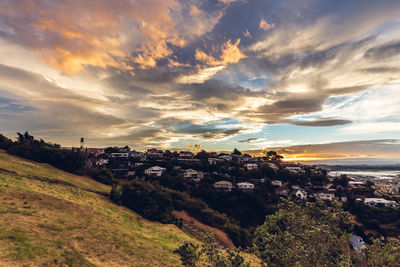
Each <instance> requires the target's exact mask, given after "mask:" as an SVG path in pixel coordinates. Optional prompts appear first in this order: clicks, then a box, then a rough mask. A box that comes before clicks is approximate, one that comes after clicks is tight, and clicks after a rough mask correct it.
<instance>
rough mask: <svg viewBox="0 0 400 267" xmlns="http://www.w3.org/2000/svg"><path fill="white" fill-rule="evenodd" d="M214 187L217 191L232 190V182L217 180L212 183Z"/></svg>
mask: <svg viewBox="0 0 400 267" xmlns="http://www.w3.org/2000/svg"><path fill="white" fill-rule="evenodd" d="M214 189H215V190H217V191H226V192H230V191H232V183H231V182H228V181H219V182H216V183H214Z"/></svg>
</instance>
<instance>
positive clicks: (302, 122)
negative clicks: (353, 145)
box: [0, 0, 400, 153]
mask: <svg viewBox="0 0 400 267" xmlns="http://www.w3.org/2000/svg"><path fill="white" fill-rule="evenodd" d="M399 9H400V2H399V1H390V0H388V1H380V2H379V3H376V2H374V1H361V0H356V1H345V2H340V3H338V2H337V1H319V0H311V1H306V2H302V1H294V0H293V1H292V0H289V1H284V2H282V1H272V0H249V1H244V0H237V1H234V0H219V1H201V0H190V1H183V0H149V1H140V0H131V1H125V0H115V1H110V0H96V1H94V0H88V1H78V0H58V1H47V0H37V1H32V0H17V1H14V0H0V125H1V126H2V131H3V132H4V133H6V134H9V135H14V133H15V131H23V130H25V129H28V130H31V131H32V134H34V135H38V136H40V137H42V138H46V139H51V140H52V141H55V142H59V143H62V144H64V145H73V144H75V142H77V141H76V140H79V137H80V136H85V137H86V140H87V142H88V144H89V145H93V146H104V145H114V144H115V145H117V144H121V145H122V144H124V145H125V144H126V145H131V146H133V147H135V148H137V149H144V148H148V147H151V146H160V147H163V148H173V147H179V146H182V144H184V141H185V142H190V143H193V144H198V145H199V146H201V147H202V148H204V149H209V150H211V149H218V150H231V148H232V147H233V146H236V145H237V146H238V147H239V148H240V149H241V150H245V149H256V148H263V147H266V146H269V145H273V144H278V145H279V144H280V146H284V145H286V144H297V143H309V142H314V140H315V139H316V138H317V137H318V138H319V140H321V136H322V137H324V138H326V139H327V140H326V142H334V141H345V140H357V139H362V140H366V139H379V140H381V139H393V138H394V139H396V138H398V136H399V134H400V129H399V127H398V124H399V122H400V115H399V114H400V102H399V101H400V100H399V99H400V98H399V97H398V95H399V88H400V78H399V77H400V76H399V52H400V41H399V34H400V20H399V17H398V10H399ZM287 129H290V130H287ZM286 131H291V132H286ZM292 132H293V133H292ZM295 132H299V133H301V134H297V135H296V134H295ZM315 142H316V141H315ZM339 145H340V144H339ZM185 146H186V145H185ZM186 148H188V146H186ZM310 153H312V152H310Z"/></svg>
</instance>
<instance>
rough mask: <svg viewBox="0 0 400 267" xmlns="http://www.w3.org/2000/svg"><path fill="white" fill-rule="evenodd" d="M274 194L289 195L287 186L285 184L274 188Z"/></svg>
mask: <svg viewBox="0 0 400 267" xmlns="http://www.w3.org/2000/svg"><path fill="white" fill-rule="evenodd" d="M275 194H277V195H278V196H284V197H287V196H288V195H289V189H288V188H287V185H283V186H281V187H279V188H277V189H275Z"/></svg>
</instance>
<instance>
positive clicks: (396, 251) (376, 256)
mask: <svg viewBox="0 0 400 267" xmlns="http://www.w3.org/2000/svg"><path fill="white" fill-rule="evenodd" d="M367 260H368V266H372V267H378V266H393V267H394V266H399V263H400V241H399V240H398V239H391V240H389V241H387V242H383V241H381V240H379V239H374V240H373V242H372V245H371V246H369V247H368V250H367Z"/></svg>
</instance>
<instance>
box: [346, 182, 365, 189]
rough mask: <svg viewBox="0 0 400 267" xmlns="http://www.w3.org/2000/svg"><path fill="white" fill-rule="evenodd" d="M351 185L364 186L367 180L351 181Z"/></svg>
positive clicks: (355, 186) (353, 186)
mask: <svg viewBox="0 0 400 267" xmlns="http://www.w3.org/2000/svg"><path fill="white" fill-rule="evenodd" d="M349 186H351V187H352V188H358V187H364V186H365V182H363V181H349Z"/></svg>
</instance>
